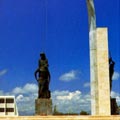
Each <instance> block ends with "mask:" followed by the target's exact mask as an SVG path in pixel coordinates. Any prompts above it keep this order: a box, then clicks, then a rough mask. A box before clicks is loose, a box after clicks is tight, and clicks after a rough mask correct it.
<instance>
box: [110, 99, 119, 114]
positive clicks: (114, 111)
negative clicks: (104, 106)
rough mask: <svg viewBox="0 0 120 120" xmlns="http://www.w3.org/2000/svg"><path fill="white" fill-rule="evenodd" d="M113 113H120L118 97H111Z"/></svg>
mask: <svg viewBox="0 0 120 120" xmlns="http://www.w3.org/2000/svg"><path fill="white" fill-rule="evenodd" d="M111 115H118V106H117V102H116V98H111Z"/></svg>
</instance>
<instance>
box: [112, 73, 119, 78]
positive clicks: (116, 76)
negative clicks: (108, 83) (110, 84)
mask: <svg viewBox="0 0 120 120" xmlns="http://www.w3.org/2000/svg"><path fill="white" fill-rule="evenodd" d="M119 78H120V73H119V72H114V74H113V77H112V79H113V80H118V79H119Z"/></svg>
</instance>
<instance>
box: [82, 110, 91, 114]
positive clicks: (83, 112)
mask: <svg viewBox="0 0 120 120" xmlns="http://www.w3.org/2000/svg"><path fill="white" fill-rule="evenodd" d="M80 115H89V113H87V112H86V111H84V110H82V111H81V112H80Z"/></svg>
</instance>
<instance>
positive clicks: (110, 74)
mask: <svg viewBox="0 0 120 120" xmlns="http://www.w3.org/2000/svg"><path fill="white" fill-rule="evenodd" d="M114 65H115V62H114V61H113V60H112V58H111V57H110V58H109V79H110V91H111V90H112V77H113V74H114Z"/></svg>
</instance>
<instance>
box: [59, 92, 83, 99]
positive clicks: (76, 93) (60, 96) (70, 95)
mask: <svg viewBox="0 0 120 120" xmlns="http://www.w3.org/2000/svg"><path fill="white" fill-rule="evenodd" d="M80 94H81V92H80V91H75V92H68V93H67V95H64V94H63V95H59V96H57V100H72V99H73V98H75V99H78V98H79V97H78V96H79V95H80Z"/></svg>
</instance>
